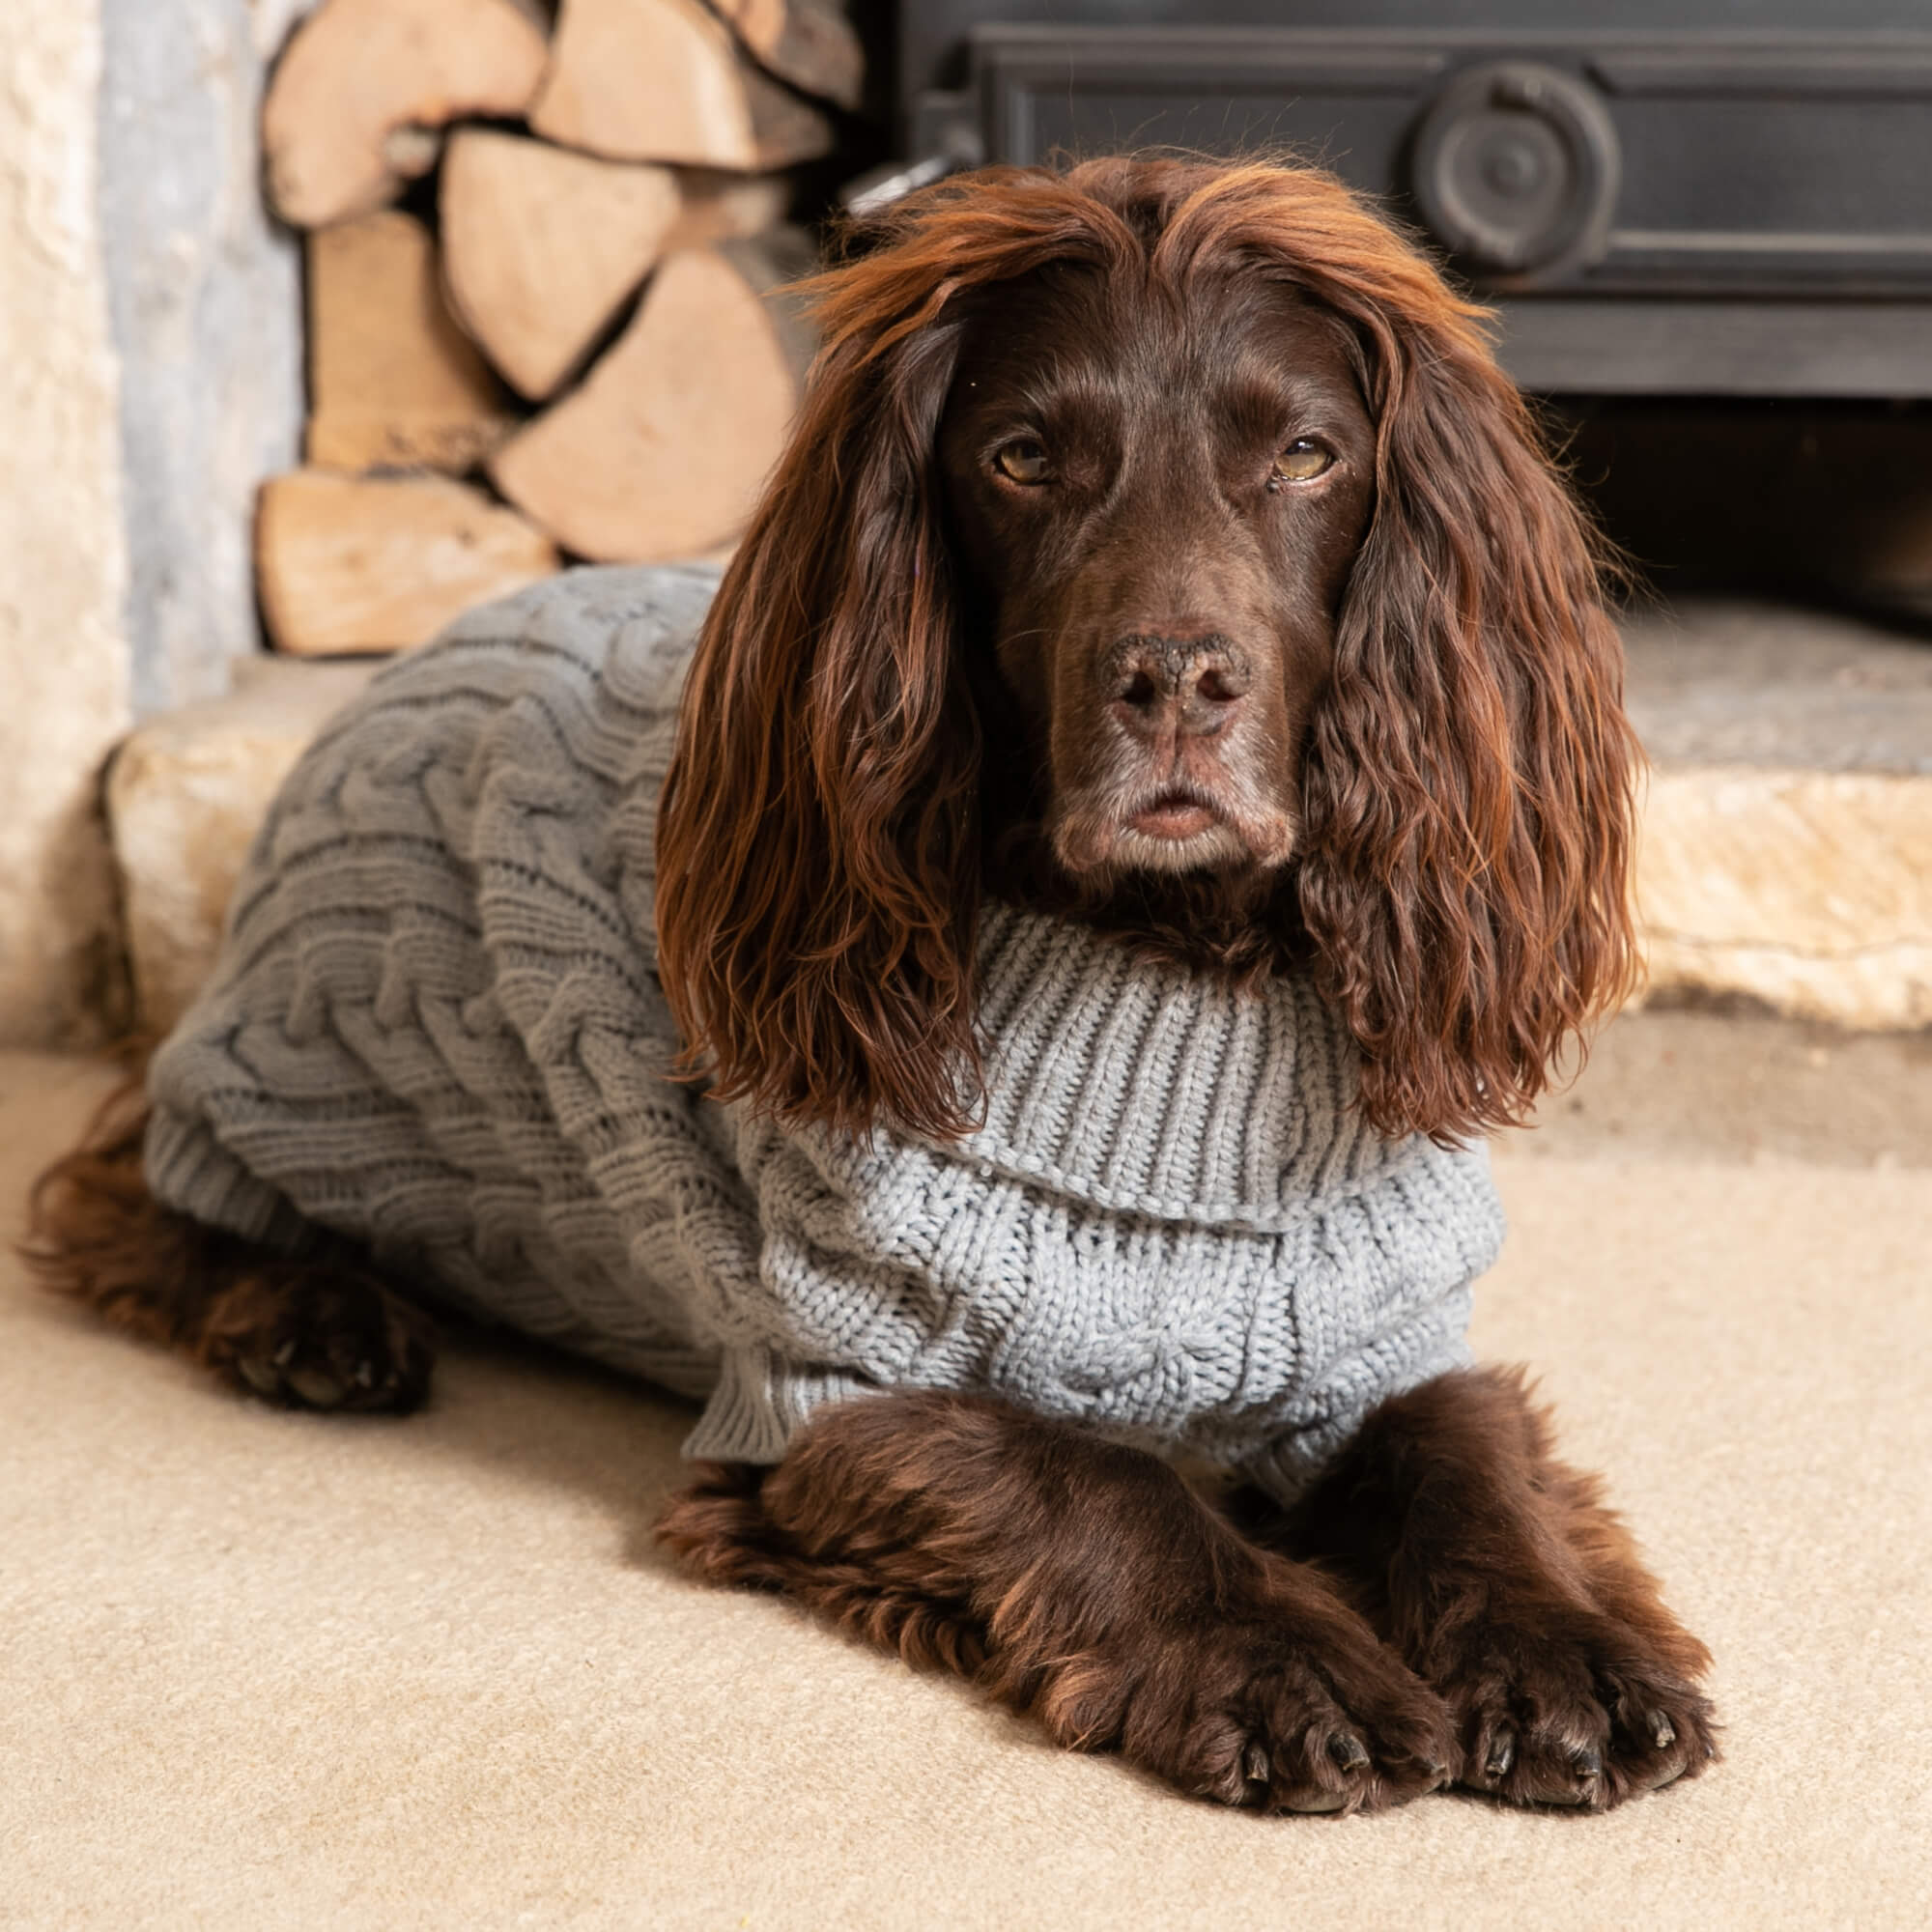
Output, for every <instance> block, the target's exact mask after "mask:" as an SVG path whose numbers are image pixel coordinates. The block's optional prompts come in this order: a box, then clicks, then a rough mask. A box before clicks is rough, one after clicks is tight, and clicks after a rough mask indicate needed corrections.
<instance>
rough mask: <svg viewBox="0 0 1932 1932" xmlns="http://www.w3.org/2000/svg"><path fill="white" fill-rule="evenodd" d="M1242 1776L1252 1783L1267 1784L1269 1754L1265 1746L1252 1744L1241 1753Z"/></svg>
mask: <svg viewBox="0 0 1932 1932" xmlns="http://www.w3.org/2000/svg"><path fill="white" fill-rule="evenodd" d="M1241 1776H1243V1777H1244V1778H1246V1779H1247V1781H1248V1782H1249V1783H1250V1784H1265V1783H1266V1782H1267V1781H1268V1754H1267V1750H1266V1748H1265V1747H1264V1746H1262V1745H1259V1744H1250V1745H1249V1746H1248V1747H1247V1749H1246V1750H1244V1751H1243V1752H1242V1753H1241Z"/></svg>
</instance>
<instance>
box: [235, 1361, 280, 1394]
mask: <svg viewBox="0 0 1932 1932" xmlns="http://www.w3.org/2000/svg"><path fill="white" fill-rule="evenodd" d="M235 1368H236V1372H237V1373H238V1374H239V1375H240V1376H241V1379H242V1380H243V1381H244V1382H246V1383H247V1384H248V1386H249V1387H250V1388H251V1389H253V1390H254V1391H255V1393H256V1394H257V1395H263V1396H268V1397H270V1399H271V1400H272V1399H273V1398H275V1397H277V1396H279V1395H280V1394H281V1392H282V1380H281V1378H280V1377H279V1376H278V1375H276V1374H275V1372H274V1370H273V1369H271V1368H270V1366H269V1365H268V1363H266V1362H258V1361H256V1360H254V1359H253V1357H252V1356H248V1355H242V1356H241V1357H240V1358H239V1359H238V1360H237V1361H236V1364H235Z"/></svg>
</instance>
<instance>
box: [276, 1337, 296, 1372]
mask: <svg viewBox="0 0 1932 1932" xmlns="http://www.w3.org/2000/svg"><path fill="white" fill-rule="evenodd" d="M295 1358H296V1345H295V1343H294V1342H292V1341H290V1342H284V1343H283V1344H282V1346H281V1347H280V1348H279V1349H277V1350H275V1352H274V1354H273V1355H271V1356H270V1360H271V1361H272V1362H273V1363H274V1365H275V1366H276V1368H278V1369H285V1368H287V1367H288V1365H289V1364H290V1363H291V1362H293V1361H294V1360H295Z"/></svg>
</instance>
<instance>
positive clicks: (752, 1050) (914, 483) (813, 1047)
mask: <svg viewBox="0 0 1932 1932" xmlns="http://www.w3.org/2000/svg"><path fill="white" fill-rule="evenodd" d="M853 240H854V241H855V243H856V244H858V245H859V246H865V245H866V244H867V243H869V244H870V245H869V251H868V252H865V253H857V254H856V255H855V259H853V260H851V261H849V262H848V263H847V264H846V265H845V266H844V267H842V268H839V269H838V270H834V271H832V272H831V273H829V274H827V275H825V276H823V277H821V278H820V280H819V281H818V283H817V284H815V285H812V286H810V287H809V289H808V291H807V293H808V294H809V295H810V298H812V299H813V300H814V301H815V303H816V306H817V312H818V315H819V320H820V322H821V324H822V326H823V329H824V348H823V350H822V352H821V354H820V356H819V360H818V363H817V365H816V367H815V369H814V370H813V374H812V380H811V383H810V387H809V391H808V394H807V398H806V403H805V408H804V411H803V412H802V415H801V419H800V422H799V425H798V427H797V429H796V431H795V432H794V434H793V438H792V441H791V444H790V446H789V448H788V449H787V450H786V452H785V455H784V458H783V460H782V461H781V463H780V465H779V468H778V469H777V471H776V472H775V474H774V475H773V477H772V480H771V482H770V484H769V485H768V486H767V489H766V493H765V497H764V499H763V501H762V502H761V503H760V505H759V507H758V510H757V513H756V515H755V517H754V518H753V523H752V526H751V529H750V531H749V532H748V533H747V535H746V537H745V541H744V543H743V544H742V545H741V546H740V548H739V550H738V553H737V554H736V556H735V557H734V558H733V559H732V562H731V566H730V568H729V569H728V570H727V571H726V573H725V582H724V584H723V585H722V587H721V589H720V591H719V595H718V600H717V602H716V604H715V605H714V606H713V607H712V611H711V614H710V617H709V619H708V620H707V622H706V625H705V629H704V634H703V636H702V638H701V639H699V642H698V648H697V654H696V659H695V660H694V662H693V665H692V668H691V676H690V682H689V684H688V685H687V687H686V693H685V698H684V704H683V708H682V711H681V712H680V715H679V720H678V737H677V746H676V751H675V754H674V756H673V759H672V763H671V767H670V772H669V776H668V781H667V782H666V786H665V791H664V798H663V802H662V806H661V809H660V814H659V820H658V948H659V966H660V970H661V972H662V974H663V977H664V983H665V991H666V994H667V996H668V999H669V1001H670V1004H671V1008H672V1010H673V1012H674V1013H675V1014H676V1016H677V1020H678V1023H679V1026H680V1027H681V1028H682V1030H683V1033H684V1037H685V1039H686V1041H687V1043H688V1050H687V1053H686V1056H685V1068H686V1070H687V1071H689V1072H691V1073H693V1074H694V1075H696V1074H703V1075H706V1076H708V1077H709V1079H710V1081H711V1083H712V1088H711V1090H712V1092H714V1093H715V1094H719V1095H720V1096H721V1097H725V1098H744V1099H747V1100H749V1101H750V1102H752V1103H753V1105H754V1106H755V1107H757V1108H759V1109H760V1110H762V1111H764V1112H766V1113H769V1114H771V1115H773V1116H775V1117H776V1118H778V1119H779V1120H781V1121H783V1122H789V1123H794V1124H797V1123H802V1122H825V1123H827V1124H830V1125H834V1126H837V1127H840V1128H843V1129H846V1130H850V1131H863V1130H864V1129H866V1128H867V1127H869V1126H871V1125H872V1124H873V1123H874V1122H891V1123H893V1124H895V1125H897V1126H900V1127H904V1128H908V1129H910V1130H912V1131H914V1132H916V1133H923V1134H928V1135H931V1136H934V1137H936V1138H947V1137H952V1136H956V1135H958V1134H961V1133H964V1132H965V1131H967V1130H968V1129H969V1128H970V1127H971V1125H972V1124H973V1122H974V1120H975V1118H976V1117H977V1115H978V1112H979V1109H980V1104H981V1101H982V1099H983V1094H984V1076H983V1066H982V1062H981V1057H980V1044H979V1040H978V1038H977V1036H976V1032H975V1025H974V1000H973V957H972V948H973V930H974V925H975V922H976V916H977V913H978V908H979V894H980V842H979V841H980V831H979V823H978V810H977V803H978V790H979V770H980V740H979V727H978V724H977V721H976V719H975V716H974V713H973V708H972V701H971V696H970V693H969V690H968V688H967V680H966V678H965V675H964V673H963V669H962V667H961V665H960V662H959V655H958V652H957V650H956V649H955V647H954V646H955V639H954V637H953V624H954V611H953V603H952V598H953V586H952V582H951V571H950V565H949V561H948V556H947V552H946V546H945V540H944V535H943V532H942V528H941V504H940V500H939V483H938V476H937V469H936V464H935V461H934V458H933V454H932V446H933V438H934V432H935V431H936V429H937V427H938V423H939V417H940V414H941V412H942V411H943V409H944V407H945V403H946V393H947V389H948V387H949V385H950V384H951V381H952V369H953V365H954V363H955V362H956V360H957V355H958V335H959V332H960V329H961V328H962V327H963V326H964V325H963V322H962V321H961V317H962V315H963V314H964V312H965V310H966V308H967V306H968V304H967V303H966V302H965V301H964V300H962V298H964V297H966V296H967V295H968V294H969V293H971V292H973V291H976V290H980V289H983V288H986V287H988V286H989V285H991V284H994V283H998V282H1000V281H1004V280H1008V279H1010V278H1011V277H1013V276H1017V275H1022V274H1025V273H1026V272H1028V271H1029V270H1033V269H1036V268H1038V267H1040V266H1041V265H1042V264H1044V263H1047V262H1050V261H1066V260H1086V261H1091V262H1096V263H1104V262H1108V261H1117V260H1119V259H1121V258H1122V257H1123V256H1126V255H1131V254H1134V253H1136V252H1137V245H1138V244H1137V243H1136V242H1135V240H1134V237H1133V235H1132V234H1131V232H1130V231H1129V230H1128V229H1127V227H1126V226H1125V224H1124V223H1123V222H1122V221H1121V220H1120V219H1119V218H1118V217H1117V216H1115V215H1114V214H1112V213H1110V212H1109V211H1107V210H1106V209H1104V208H1102V207H1100V206H1099V205H1097V204H1096V203H1095V202H1094V200H1093V199H1092V198H1091V197H1089V196H1088V195H1087V194H1085V193H1083V192H1082V191H1081V189H1080V188H1079V186H1078V185H1076V184H1074V183H1070V182H1068V181H1066V180H1064V179H1062V178H1060V177H1058V176H1055V175H1053V174H1051V173H1049V172H1047V171H1045V170H1039V169H1020V168H992V169H986V170H983V171H981V172H980V174H978V175H975V176H971V177H967V178H964V179H963V180H962V181H961V182H957V183H952V182H948V183H940V184H938V185H935V186H933V187H931V188H927V189H924V190H922V191H921V192H918V193H915V194H911V195H908V196H906V197H905V198H904V199H903V200H901V201H899V202H896V203H895V204H894V205H893V206H892V208H891V209H890V210H888V211H887V212H886V213H885V214H883V215H881V216H879V217H877V218H876V219H875V220H874V221H873V222H872V223H871V224H870V225H869V226H868V227H867V228H866V229H862V230H861V231H859V232H858V233H857V234H856V235H855V236H854V238H853Z"/></svg>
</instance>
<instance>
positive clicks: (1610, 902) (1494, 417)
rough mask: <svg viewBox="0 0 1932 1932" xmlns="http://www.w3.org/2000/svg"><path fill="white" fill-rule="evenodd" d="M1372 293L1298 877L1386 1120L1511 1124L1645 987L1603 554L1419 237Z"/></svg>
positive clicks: (1381, 1121) (1423, 1124) (1615, 648)
mask: <svg viewBox="0 0 1932 1932" xmlns="http://www.w3.org/2000/svg"><path fill="white" fill-rule="evenodd" d="M1399 246H1400V244H1395V243H1391V244H1390V249H1389V252H1390V253H1391V254H1393V253H1394V252H1395V249H1396V248H1397V247H1399ZM1402 252H1403V253H1404V254H1406V253H1407V251H1406V249H1405V250H1403V251H1402ZM1417 270H1420V275H1419V276H1418V274H1417V272H1416V271H1417ZM1357 298H1358V300H1359V291H1357ZM1357 315H1358V319H1360V320H1361V321H1362V322H1363V323H1364V325H1365V326H1364V327H1363V335H1364V338H1365V348H1366V350H1367V352H1368V355H1369V358H1370V360H1371V362H1372V363H1375V364H1378V366H1377V367H1374V368H1372V369H1371V370H1370V371H1369V384H1370V387H1371V389H1372V391H1373V392H1374V396H1373V400H1374V401H1375V403H1376V406H1377V410H1378V423H1379V442H1378V457H1377V488H1378V499H1377V508H1376V513H1375V521H1374V524H1373V526H1372V528H1371V531H1370V535H1369V537H1368V540H1367V542H1366V544H1365V546H1364V548H1363V550H1362V553H1361V554H1360V556H1359V558H1358V560H1357V563H1356V566H1355V569H1354V573H1353V576H1352V579H1351V581H1350V589H1349V593H1348V596H1347V599H1346V602H1345V604H1344V607H1343V611H1342V615H1341V621H1340V625H1339V629H1338V634H1337V639H1336V662H1335V672H1334V679H1333V684H1332V688H1331V691H1330V693H1329V695H1328V696H1327V697H1326V699H1325V700H1324V702H1323V704H1322V705H1321V708H1320V709H1319V711H1318V714H1317V717H1316V719H1315V721H1314V725H1313V736H1312V742H1311V745H1310V753H1309V763H1308V778H1307V794H1306V799H1305V810H1306V814H1307V817H1306V826H1305V843H1304V846H1303V851H1304V855H1305V856H1304V863H1303V867H1302V873H1301V897H1302V907H1303V913H1304V917H1305V919H1306V922H1307V924H1308V927H1309V930H1310V933H1311V935H1312V937H1313V938H1314V940H1315V941H1316V943H1317V946H1318V948H1319V952H1320V958H1321V972H1322V973H1323V974H1324V975H1325V979H1326V991H1327V992H1328V994H1329V996H1330V997H1331V998H1332V999H1333V1000H1334V1002H1335V1003H1336V1004H1337V1006H1338V1007H1339V1009H1340V1010H1341V1011H1342V1013H1343V1014H1344V1016H1345V1017H1346V1020H1347V1023H1348V1025H1349V1027H1350V1031H1351V1032H1352V1033H1353V1034H1354V1036H1355V1037H1356V1039H1357V1040H1358V1041H1359V1042H1360V1044H1361V1046H1362V1048H1363V1051H1364V1054H1365V1056H1366V1065H1365V1068H1364V1074H1363V1081H1362V1098H1363V1104H1364V1107H1365V1109H1366V1111H1367V1114H1368V1116H1369V1118H1370V1119H1371V1120H1372V1121H1373V1122H1375V1124H1376V1125H1377V1126H1378V1127H1379V1128H1380V1129H1381V1130H1383V1131H1384V1132H1388V1133H1396V1132H1402V1131H1413V1130H1419V1131H1422V1132H1425V1133H1429V1134H1432V1135H1435V1136H1436V1137H1437V1138H1439V1139H1446V1138H1451V1137H1456V1136H1460V1135H1462V1134H1464V1133H1467V1132H1471V1131H1476V1130H1481V1129H1485V1128H1489V1127H1494V1126H1499V1125H1503V1124H1506V1123H1513V1122H1519V1121H1520V1119H1521V1118H1522V1116H1523V1114H1524V1113H1525V1111H1526V1110H1527V1109H1528V1107H1529V1106H1530V1104H1531V1102H1532V1101H1533V1100H1534V1099H1535V1098H1536V1096H1537V1094H1539V1093H1540V1092H1541V1091H1542V1090H1543V1088H1544V1086H1545V1084H1546V1082H1547V1079H1548V1070H1549V1066H1550V1062H1551V1060H1552V1059H1553V1058H1554V1057H1555V1056H1556V1055H1557V1053H1558V1050H1559V1048H1561V1047H1562V1046H1563V1045H1564V1044H1565V1042H1566V1040H1575V1041H1577V1042H1578V1043H1580V1041H1581V1038H1582V1036H1583V1031H1584V1029H1585V1028H1586V1026H1587V1025H1588V1023H1589V1021H1590V1020H1591V1019H1592V1018H1593V1017H1594V1016H1595V1015H1596V1014H1598V1013H1600V1012H1601V1011H1603V1010H1604V1009H1606V1008H1607V1007H1608V1006H1610V1005H1611V1004H1612V1003H1614V1002H1615V1001H1616V1000H1618V999H1620V998H1621V997H1622V996H1623V995H1624V994H1625V993H1626V992H1628V990H1629V989H1630V986H1631V984H1632V982H1633V980H1634V940H1633V934H1632V927H1631V913H1630V894H1629V870H1630V864H1631V848H1632V816H1633V787H1634V774H1635V768H1636V763H1637V757H1638V753H1637V752H1636V747H1635V743H1634V738H1633V735H1632V733H1631V730H1630V726H1629V725H1628V723H1627V722H1626V720H1625V717H1624V712H1623V705H1622V677H1623V655H1622V649H1621V645H1620V643H1619V640H1618V639H1617V636H1616V633H1615V631H1614V629H1613V627H1612V626H1611V624H1610V622H1609V619H1608V618H1607V616H1606V615H1605V611H1604V610H1603V607H1602V604H1601V601H1600V596H1601V588H1600V582H1599V578H1600V549H1601V547H1600V546H1599V545H1598V544H1597V543H1596V542H1595V540H1594V538H1593V534H1592V532H1591V529H1590V527H1589V526H1588V524H1587V522H1586V521H1585V519H1584V518H1583V516H1582V514H1581V512H1580V511H1579V509H1578V507H1577V504H1576V502H1575V501H1574V500H1573V498H1572V497H1571V495H1570V493H1569V491H1568V489H1567V487H1566V486H1565V484H1564V483H1563V481H1562V480H1561V478H1560V477H1559V476H1558V475H1557V474H1556V473H1555V471H1554V469H1552V467H1551V465H1550V463H1549V461H1548V458H1547V456H1546V455H1545V453H1544V449H1543V446H1542V443H1541V440H1540V438H1539V436H1538V433H1537V430H1536V426H1535V424H1534V422H1533V420H1532V418H1531V417H1530V415H1529V413H1528V412H1527V411H1526V409H1525V407H1524V405H1523V403H1522V401H1521V399H1520V397H1519V395H1518V394H1517V392H1516V390H1515V388H1514V386H1513V385H1512V384H1510V383H1509V381H1508V380H1507V378H1505V377H1504V376H1503V375H1502V374H1501V372H1500V371H1499V370H1498V369H1497V368H1496V366H1495V364H1494V362H1493V360H1492V356H1491V355H1490V352H1489V349H1488V347H1487V345H1486V343H1485V341H1484V339H1483V338H1482V336H1481V335H1480V333H1479V332H1478V330H1477V328H1476V327H1475V323H1474V318H1473V315H1472V312H1471V311H1470V310H1469V309H1467V308H1466V307H1465V306H1464V305H1463V304H1462V303H1460V302H1458V301H1456V300H1455V299H1454V298H1452V297H1450V296H1449V295H1448V293H1447V291H1446V290H1444V289H1442V288H1441V286H1440V284H1439V283H1436V282H1435V277H1434V276H1433V274H1431V273H1429V271H1428V270H1426V269H1423V268H1422V265H1421V264H1420V263H1419V262H1417V261H1415V258H1413V257H1412V256H1411V257H1409V258H1408V266H1407V268H1406V270H1405V272H1404V273H1402V274H1399V275H1397V274H1391V275H1388V276H1386V277H1385V278H1384V286H1383V287H1382V288H1381V289H1380V290H1378V291H1377V292H1376V299H1375V300H1374V301H1373V302H1372V303H1370V304H1368V305H1366V306H1358V308H1357Z"/></svg>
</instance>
